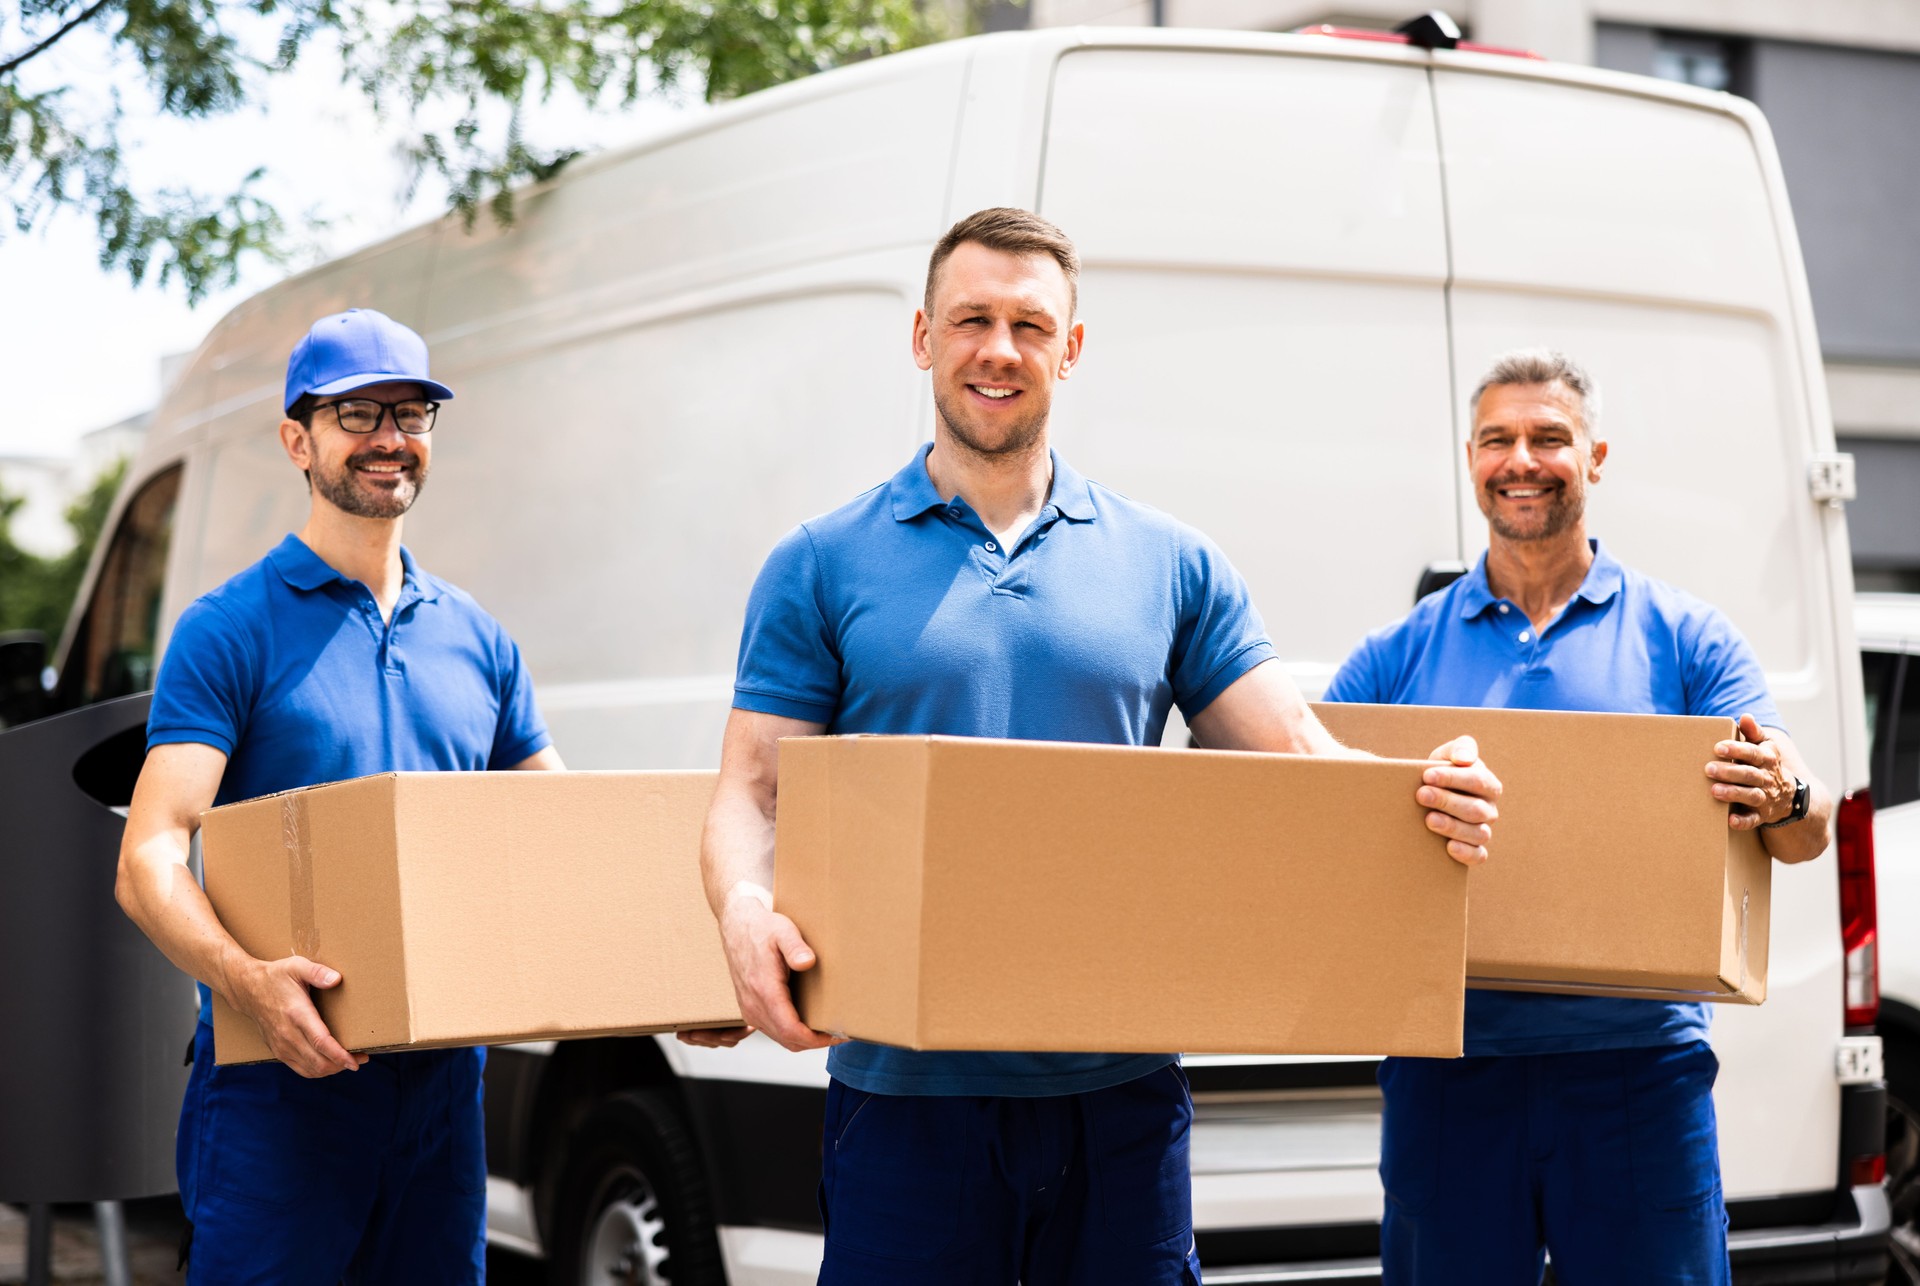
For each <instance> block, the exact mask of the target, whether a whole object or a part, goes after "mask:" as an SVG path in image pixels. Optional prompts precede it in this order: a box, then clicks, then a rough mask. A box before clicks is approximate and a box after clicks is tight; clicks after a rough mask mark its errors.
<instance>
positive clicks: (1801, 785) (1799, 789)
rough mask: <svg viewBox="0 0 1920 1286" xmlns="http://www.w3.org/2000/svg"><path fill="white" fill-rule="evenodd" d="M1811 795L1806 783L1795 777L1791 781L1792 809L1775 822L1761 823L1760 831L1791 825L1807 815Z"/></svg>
mask: <svg viewBox="0 0 1920 1286" xmlns="http://www.w3.org/2000/svg"><path fill="white" fill-rule="evenodd" d="M1812 795H1813V792H1812V791H1811V790H1809V789H1808V788H1807V783H1806V782H1804V781H1801V780H1800V779H1799V778H1798V777H1795V778H1794V779H1793V807H1792V808H1790V809H1788V810H1787V815H1786V816H1785V817H1782V818H1781V819H1780V820H1779V821H1777V822H1761V823H1760V829H1761V830H1763V831H1770V830H1772V829H1773V828H1774V827H1776V826H1791V825H1793V824H1794V823H1795V822H1797V821H1799V820H1800V819H1801V818H1803V817H1805V816H1806V815H1807V808H1808V806H1809V803H1810V801H1811V797H1812Z"/></svg>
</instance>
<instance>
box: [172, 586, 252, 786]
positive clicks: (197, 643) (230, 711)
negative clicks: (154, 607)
mask: <svg viewBox="0 0 1920 1286" xmlns="http://www.w3.org/2000/svg"><path fill="white" fill-rule="evenodd" d="M259 691H260V658H259V656H258V654H257V652H256V650H255V647H254V640H253V639H252V638H251V637H250V636H249V635H248V634H247V632H246V631H245V630H243V629H242V628H241V627H240V623H239V622H238V621H236V620H235V619H234V618H233V616H232V615H231V614H230V613H228V611H227V610H226V609H225V608H224V607H222V606H220V604H219V603H218V602H216V601H215V600H213V599H211V598H201V599H196V600H195V601H194V602H193V604H192V605H191V606H189V607H188V608H187V610H186V611H184V612H182V613H181V614H180V620H179V621H178V622H177V623H176V624H175V625H174V627H173V634H172V636H171V637H170V638H169V639H168V641H167V653H166V656H165V657H164V658H163V659H162V660H161V662H160V674H159V677H158V678H157V679H156V680H155V681H154V685H153V704H152V706H151V707H150V708H149V711H148V714H147V748H148V749H149V750H151V749H152V748H153V747H155V746H168V745H175V744H179V743H183V742H190V743H194V744H197V745H203V746H212V747H213V748H214V749H215V750H218V751H220V752H222V753H223V754H225V755H227V756H228V757H232V755H233V752H234V748H235V747H237V746H238V745H239V744H240V738H241V736H242V735H243V734H244V732H245V731H246V725H247V719H248V717H249V715H251V713H252V711H253V703H254V699H255V698H256V697H257V696H258V695H259Z"/></svg>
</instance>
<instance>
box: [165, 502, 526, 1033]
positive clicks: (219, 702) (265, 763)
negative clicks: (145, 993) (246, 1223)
mask: <svg viewBox="0 0 1920 1286" xmlns="http://www.w3.org/2000/svg"><path fill="white" fill-rule="evenodd" d="M400 561H401V565H402V566H403V567H404V568H405V580H404V582H403V584H402V586H401V590H400V599H399V601H398V602H397V603H395V604H394V608H393V615H392V617H391V619H390V620H389V621H386V622H383V621H381V619H380V609H379V607H378V605H377V604H375V602H374V599H373V592H372V591H371V590H369V589H368V588H367V587H366V586H365V585H363V584H361V583H360V582H359V581H356V580H351V579H349V578H348V577H346V576H343V575H341V574H340V573H339V572H337V571H335V570H334V569H333V568H332V567H330V566H328V565H327V564H326V563H325V562H324V561H322V560H321V558H320V557H319V555H317V554H315V553H314V552H313V551H312V550H311V549H308V548H307V547H306V545H304V544H302V543H301V542H300V540H299V539H298V538H297V537H294V536H288V537H287V538H286V539H285V540H283V541H281V542H280V544H279V545H278V546H277V547H276V548H275V549H274V550H273V552H272V553H270V554H268V555H267V556H266V557H265V558H263V559H261V560H260V561H259V562H257V563H255V564H254V565H253V566H251V567H249V568H247V569H246V570H245V571H243V572H241V573H240V574H239V575H237V576H235V577H234V578H233V579H232V580H230V581H228V582H227V583H226V584H224V585H222V586H220V587H219V588H218V589H216V590H213V591H212V592H211V593H208V594H204V595H202V596H201V597H200V598H198V599H195V600H194V602H193V603H192V604H191V605H190V606H189V607H188V608H187V610H186V611H185V612H183V613H181V615H180V620H179V623H178V624H176V625H175V626H174V628H173V635H172V637H171V638H170V639H169V641H168V643H167V652H166V656H165V658H164V660H163V661H162V662H161V666H160V674H159V678H158V679H157V681H156V682H155V684H154V692H153V706H152V710H151V713H150V714H149V715H148V718H147V745H148V747H149V748H151V747H154V746H164V745H170V744H173V743H177V742H194V743H198V744H201V745H207V746H212V747H214V748H215V749H217V750H221V751H224V752H226V755H227V767H226V772H225V774H224V775H223V776H222V777H221V779H220V790H219V793H218V794H216V795H215V796H214V803H215V804H216V805H218V804H230V803H233V802H235V801H236V800H242V799H253V798H255V797H257V796H260V795H271V794H275V793H277V792H279V791H283V790H294V789H297V788H298V787H301V786H313V785H317V784H319V783H321V782H329V781H344V780H347V779H348V778H352V777H364V776H367V775H368V774H370V773H381V772H395V771H398V772H418V771H447V772H462V771H464V772H480V771H484V770H486V769H494V768H510V767H512V766H513V765H514V764H517V763H519V762H520V761H521V760H523V759H526V758H528V757H529V756H531V755H534V754H537V753H538V752H539V751H541V750H543V749H545V748H546V747H547V746H548V745H550V744H552V742H551V739H550V738H549V737H548V736H547V728H546V724H545V723H543V722H542V721H541V718H540V712H539V711H538V710H537V709H536V708H535V707H534V701H533V683H532V681H531V680H530V679H529V678H528V677H527V672H526V667H525V666H524V665H523V664H522V663H521V660H520V649H519V648H518V647H516V646H515V645H514V642H513V640H512V639H510V638H508V637H507V632H506V630H505V629H503V628H502V627H501V625H500V623H499V622H498V621H496V620H494V619H493V618H492V617H491V616H489V615H487V613H486V612H484V611H482V610H481V608H480V605H479V604H478V603H475V602H474V601H473V599H472V598H470V597H469V596H468V595H467V594H466V593H465V592H463V591H462V590H459V589H456V588H455V587H454V586H452V585H449V584H448V583H447V582H445V581H443V580H441V579H439V578H438V577H435V576H430V575H428V574H427V573H425V572H423V571H421V570H420V569H419V568H418V567H417V566H416V565H415V564H414V561H413V555H412V554H410V553H408V552H407V550H406V549H404V548H403V549H401V551H400ZM208 994H209V993H208V992H207V989H206V988H205V987H204V986H203V987H202V988H201V1017H202V1019H203V1020H210V1014H211V1009H210V1005H211V1002H210V1000H209V999H208Z"/></svg>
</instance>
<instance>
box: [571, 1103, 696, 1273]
mask: <svg viewBox="0 0 1920 1286" xmlns="http://www.w3.org/2000/svg"><path fill="white" fill-rule="evenodd" d="M553 1230H554V1236H553V1242H552V1245H553V1251H554V1253H553V1258H552V1261H551V1263H552V1275H551V1278H550V1280H551V1281H552V1282H553V1286H627V1284H628V1283H644V1286H666V1284H668V1283H670V1284H671V1286H726V1280H727V1278H726V1271H725V1268H724V1266H723V1263H722V1260H721V1255H720V1242H719V1237H718V1234H717V1233H716V1231H715V1228H714V1219H713V1200H712V1196H711V1193H710V1192H709V1190H708V1187H707V1178H706V1174H705V1172H704V1171H703V1170H702V1169H701V1167H700V1156H699V1153H698V1151H697V1150H696V1149H695V1147H694V1142H693V1136H692V1134H691V1133H689V1131H688V1129H687V1126H686V1122H685V1121H684V1120H683V1119H682V1117H681V1114H680V1109H679V1106H678V1104H677V1103H676V1102H675V1101H674V1098H673V1095H672V1094H671V1093H670V1092H669V1091H667V1090H662V1089H640V1090H627V1091H623V1092H621V1093H618V1094H610V1095H608V1096H607V1097H606V1098H605V1099H603V1100H601V1102H600V1103H599V1104H598V1105H597V1106H596V1107H594V1109H593V1110H592V1111H591V1112H589V1113H588V1114H587V1116H586V1118H585V1119H584V1120H583V1121H581V1123H580V1125H579V1128H577V1129H576V1130H574V1132H573V1134H572V1136H571V1137H570V1138H569V1140H568V1146H567V1154H566V1157H565V1158H564V1160H563V1161H562V1163H561V1169H560V1182H559V1187H558V1201H557V1202H556V1204H555V1206H554V1218H553Z"/></svg>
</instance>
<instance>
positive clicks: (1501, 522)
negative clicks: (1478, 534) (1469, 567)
mask: <svg viewBox="0 0 1920 1286" xmlns="http://www.w3.org/2000/svg"><path fill="white" fill-rule="evenodd" d="M1526 481H1527V480H1526V479H1525V478H1495V479H1494V480H1493V481H1491V482H1489V483H1488V484H1487V485H1486V489H1485V492H1484V503H1483V506H1482V508H1483V509H1484V511H1485V513H1486V515H1487V525H1488V526H1489V527H1491V528H1493V532H1494V534H1495V535H1497V536H1499V537H1500V538H1501V539H1502V540H1516V541H1525V540H1551V539H1553V538H1554V537H1555V536H1558V535H1561V534H1562V533H1564V532H1566V531H1568V530H1570V529H1572V528H1573V526H1574V525H1575V524H1577V523H1578V522H1580V521H1581V519H1583V518H1584V517H1585V516H1586V511H1587V498H1586V496H1585V494H1584V493H1582V494H1575V493H1574V492H1573V491H1572V490H1571V489H1570V488H1568V487H1566V486H1562V487H1561V488H1560V489H1559V490H1558V491H1557V492H1555V493H1554V497H1553V499H1552V500H1551V501H1550V502H1549V503H1548V504H1547V511H1546V513H1545V514H1543V515H1541V516H1540V518H1539V519H1538V520H1536V521H1534V522H1531V523H1529V524H1528V525H1526V526H1521V525H1519V524H1517V523H1514V522H1510V521H1508V520H1507V519H1506V518H1505V517H1503V516H1502V515H1501V513H1500V497H1499V496H1498V494H1496V493H1497V491H1498V490H1499V488H1501V487H1510V486H1514V485H1516V484H1518V485H1525V484H1526Z"/></svg>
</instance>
